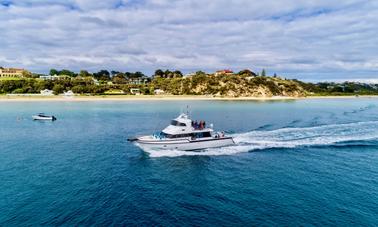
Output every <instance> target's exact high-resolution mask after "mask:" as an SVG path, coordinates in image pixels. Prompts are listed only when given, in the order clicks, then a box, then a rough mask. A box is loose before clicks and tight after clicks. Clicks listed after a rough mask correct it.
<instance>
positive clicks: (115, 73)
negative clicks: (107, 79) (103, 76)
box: [110, 70, 121, 77]
mask: <svg viewBox="0 0 378 227" xmlns="http://www.w3.org/2000/svg"><path fill="white" fill-rule="evenodd" d="M110 73H111V74H112V77H113V76H116V75H118V74H119V73H121V72H119V71H114V70H112V71H110Z"/></svg>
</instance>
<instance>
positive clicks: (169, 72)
mask: <svg viewBox="0 0 378 227" xmlns="http://www.w3.org/2000/svg"><path fill="white" fill-rule="evenodd" d="M164 78H173V73H172V71H170V70H169V69H167V70H165V72H164Z"/></svg>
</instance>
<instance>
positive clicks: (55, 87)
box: [53, 84, 64, 95]
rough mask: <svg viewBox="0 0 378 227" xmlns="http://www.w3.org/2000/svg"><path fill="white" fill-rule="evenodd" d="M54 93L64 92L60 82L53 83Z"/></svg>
mask: <svg viewBox="0 0 378 227" xmlns="http://www.w3.org/2000/svg"><path fill="white" fill-rule="evenodd" d="M53 92H54V95H59V94H62V93H63V92H64V86H63V85H60V84H55V85H54V87H53Z"/></svg>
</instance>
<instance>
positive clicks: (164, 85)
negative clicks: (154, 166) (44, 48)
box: [0, 69, 378, 97]
mask: <svg viewBox="0 0 378 227" xmlns="http://www.w3.org/2000/svg"><path fill="white" fill-rule="evenodd" d="M50 75H58V76H60V77H59V78H58V79H56V80H42V79H39V78H38V77H39V76H40V75H37V74H30V75H28V77H25V78H0V94H23V93H30V94H37V93H40V91H41V90H44V89H49V90H52V91H53V92H54V94H61V93H63V92H64V91H68V90H72V91H73V92H74V93H76V94H92V95H102V94H110V95H112V94H114V95H116V94H117V95H119V94H131V92H130V89H132V88H138V89H139V91H140V93H141V94H145V95H152V94H154V91H155V90H156V89H160V90H163V91H164V92H165V93H166V94H172V95H212V96H221V97H223V96H224V97H270V96H291V97H302V96H328V95H378V85H372V84H363V83H353V82H345V83H305V82H302V81H299V80H289V79H284V78H281V77H279V76H277V75H276V74H274V76H273V77H270V76H266V71H265V69H264V70H262V72H261V73H260V76H258V75H257V74H256V73H254V72H252V71H251V70H242V71H240V72H238V73H235V74H232V75H217V76H216V75H214V74H206V73H205V72H202V71H198V72H196V73H195V74H193V75H191V76H188V77H184V76H183V74H182V73H181V72H180V71H178V70H175V71H170V70H161V69H158V70H156V71H155V73H154V75H153V76H152V77H147V76H145V75H144V74H143V73H141V72H118V71H110V72H109V71H107V70H100V71H99V72H95V73H90V72H88V71H86V70H81V71H80V72H79V73H75V72H72V71H70V70H67V69H63V70H56V69H51V70H50ZM264 75H265V76H264Z"/></svg>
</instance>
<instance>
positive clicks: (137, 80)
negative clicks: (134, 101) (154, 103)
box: [128, 76, 151, 85]
mask: <svg viewBox="0 0 378 227" xmlns="http://www.w3.org/2000/svg"><path fill="white" fill-rule="evenodd" d="M150 81H151V78H149V77H147V76H143V77H138V78H130V79H129V82H128V84H132V85H143V84H148V83H149V82H150Z"/></svg>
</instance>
